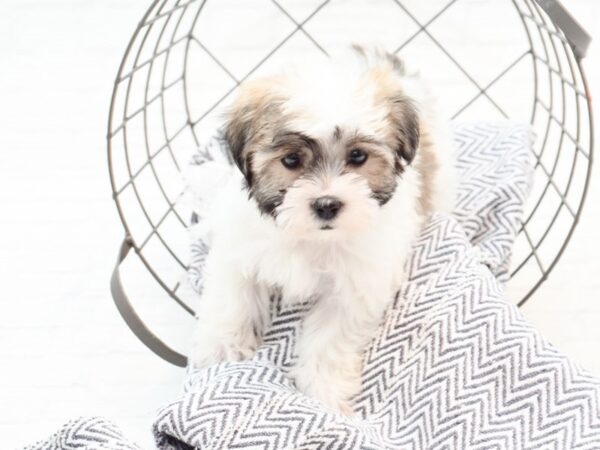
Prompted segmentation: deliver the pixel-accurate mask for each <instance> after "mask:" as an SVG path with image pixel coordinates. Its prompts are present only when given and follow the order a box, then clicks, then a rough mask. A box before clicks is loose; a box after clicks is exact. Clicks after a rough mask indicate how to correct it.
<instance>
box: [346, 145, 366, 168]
mask: <svg viewBox="0 0 600 450" xmlns="http://www.w3.org/2000/svg"><path fill="white" fill-rule="evenodd" d="M366 160H367V153H366V152H364V151H363V150H361V149H359V148H355V149H354V150H352V151H351V152H350V154H349V155H348V164H351V165H353V166H362V165H363V164H364V163H365V161H366Z"/></svg>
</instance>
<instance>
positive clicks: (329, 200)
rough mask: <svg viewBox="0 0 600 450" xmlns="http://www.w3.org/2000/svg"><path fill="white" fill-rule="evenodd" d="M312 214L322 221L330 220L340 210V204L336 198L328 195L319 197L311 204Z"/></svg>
mask: <svg viewBox="0 0 600 450" xmlns="http://www.w3.org/2000/svg"><path fill="white" fill-rule="evenodd" d="M311 206H312V209H313V210H314V212H315V213H316V214H317V216H319V217H320V218H321V219H323V220H331V219H333V218H334V217H335V216H337V213H338V211H339V210H340V209H342V202H341V201H339V200H338V199H337V198H335V197H332V196H330V195H326V196H324V197H319V198H318V199H316V200H315V201H314V202H312V204H311Z"/></svg>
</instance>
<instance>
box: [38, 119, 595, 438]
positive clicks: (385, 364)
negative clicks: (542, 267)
mask: <svg viewBox="0 0 600 450" xmlns="http://www.w3.org/2000/svg"><path fill="white" fill-rule="evenodd" d="M531 139H532V136H531V133H530V131H529V127H528V126H526V125H521V124H515V123H474V124H467V125H457V126H455V127H454V140H455V144H456V148H457V151H458V170H459V179H460V185H459V192H458V199H457V205H456V210H455V212H454V214H453V215H435V216H433V217H431V218H430V220H429V222H428V224H427V225H426V226H425V228H424V229H423V231H422V233H421V235H420V237H419V239H418V241H417V242H416V243H415V245H414V247H413V251H412V255H411V257H410V258H409V260H408V261H407V271H408V273H409V279H408V281H407V282H406V283H405V284H404V286H402V289H401V290H400V292H399V293H398V295H397V298H396V300H395V302H394V303H393V305H392V307H391V308H390V309H389V311H388V312H387V314H386V317H385V319H384V321H383V322H382V325H381V327H380V330H379V333H378V335H377V336H376V337H375V339H374V340H373V342H372V343H371V345H370V347H369V348H368V349H367V351H366V353H365V356H364V369H363V377H362V384H363V388H362V392H361V393H360V394H359V395H358V397H357V398H356V415H355V417H352V418H349V417H345V416H342V415H340V414H338V413H336V412H335V411H331V410H328V409H326V408H324V407H323V406H322V405H320V404H319V403H318V402H317V401H316V400H314V399H311V398H309V397H306V396H304V395H303V394H302V393H300V392H299V391H298V390H297V389H296V388H295V386H294V383H293V381H292V380H291V379H290V378H288V376H287V373H288V371H289V369H290V368H291V367H292V365H293V364H294V360H295V355H294V342H295V340H296V336H297V334H298V332H299V327H300V323H301V320H302V317H303V315H304V314H305V313H306V311H307V310H308V308H309V307H310V305H308V304H303V305H296V306H284V304H283V303H282V302H281V301H280V299H274V300H273V307H272V311H271V319H272V320H271V325H270V327H269V329H267V330H266V332H265V336H264V344H263V346H262V347H261V348H260V349H259V351H258V352H257V354H256V355H255V357H254V358H253V359H252V360H250V361H246V362H240V363H223V364H219V365H216V366H212V367H210V368H207V369H203V370H196V369H191V368H188V371H187V375H186V380H185V384H184V393H183V394H182V395H181V396H180V397H179V398H177V399H175V401H173V402H172V403H170V404H168V405H166V406H164V407H163V408H162V409H160V410H159V412H158V415H157V418H156V421H155V423H154V425H153V430H154V436H155V439H156V444H157V446H158V447H159V448H161V449H169V450H184V449H186V450H189V449H195V448H201V449H221V448H242V449H273V450H275V449H336V450H343V449H390V448H391V449H414V450H421V449H448V450H450V449H482V450H483V449H486V450H488V449H498V450H510V449H536V450H537V449H600V380H597V379H595V378H594V377H592V376H591V375H589V374H587V373H586V372H585V371H583V370H582V369H580V368H579V367H577V366H576V365H575V364H574V363H573V362H572V361H570V360H569V359H568V358H567V357H566V356H564V355H562V354H561V353H560V352H559V351H557V350H556V349H555V348H554V347H553V346H552V345H551V344H550V343H548V342H547V341H546V340H545V339H544V338H543V337H542V336H541V335H540V333H539V332H538V331H537V330H536V329H535V328H533V327H532V326H531V325H530V324H528V323H527V321H526V320H525V319H524V318H523V317H522V315H521V314H520V312H519V310H518V308H517V307H516V306H515V305H514V304H512V303H511V302H510V301H508V300H507V299H506V297H505V294H504V288H503V283H504V281H506V280H507V278H508V267H509V260H510V254H511V248H512V244H513V241H514V237H515V235H516V232H517V230H518V226H519V223H520V222H519V221H520V218H521V216H522V214H523V208H524V203H525V200H526V198H527V193H528V191H529V188H530V182H531V179H532V169H533V168H532V164H531ZM222 151H223V145H222V142H221V141H219V140H218V139H215V140H213V141H212V142H211V144H210V145H208V146H206V147H204V148H203V149H202V151H201V152H199V154H198V155H197V160H196V163H198V164H200V163H203V162H204V161H206V160H212V159H215V157H221V158H222V153H221V152H222ZM219 153H221V156H218V154H219ZM215 155H217V156H215ZM200 220H201V218H200ZM192 251H193V255H194V259H193V261H192V267H191V270H190V277H191V281H192V284H193V285H194V286H195V287H196V289H197V290H198V291H199V292H200V291H201V287H202V267H203V263H204V260H205V257H206V253H207V251H208V246H207V245H206V243H205V242H202V241H200V240H198V241H196V242H194V244H193V246H192ZM92 420H94V419H92ZM75 424H78V425H77V426H78V427H79V429H83V430H88V429H89V430H97V428H96V427H94V426H93V424H90V425H86V422H85V421H84V422H76V423H75ZM68 428H69V427H66V428H65V430H67V429H68ZM106 429H112V428H110V427H108V428H106ZM65 430H63V432H62V433H64V432H65ZM98 434H99V435H102V432H98ZM59 435H60V433H59V434H57V436H59ZM67 435H68V436H69V440H65V441H64V442H65V444H64V445H63V446H61V445H62V442H63V441H59V438H55V439H51V440H50V441H48V442H46V443H44V444H43V445H39V446H34V447H30V448H31V449H32V448H38V449H43V450H49V449H53V450H54V449H71V448H87V449H105V448H114V449H127V450H129V449H137V447H135V446H133V445H132V444H129V443H127V441H125V440H124V439H123V441H122V442H119V441H118V439H119V436H120V435H119V434H118V432H116V431H115V432H113V435H114V439H116V440H114V441H111V442H112V444H111V445H112V446H107V445H106V444H105V443H104V442H105V441H102V438H98V441H97V442H96V441H95V440H94V439H95V437H94V438H92V439H90V438H89V437H88V436H87V435H86V433H79V432H77V433H75V432H70V433H67ZM92 435H93V433H92V432H90V436H92ZM111 436H112V435H111ZM75 443H76V444H75ZM68 445H71V446H68ZM118 445H121V446H118Z"/></svg>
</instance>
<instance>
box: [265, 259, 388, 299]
mask: <svg viewBox="0 0 600 450" xmlns="http://www.w3.org/2000/svg"><path fill="white" fill-rule="evenodd" d="M392 266H393V265H392V264H373V261H370V260H369V259H368V258H364V256H363V257H361V256H360V255H355V254H352V253H350V252H344V251H339V250H336V249H329V250H328V251H324V250H323V249H310V248H308V249H306V248H303V249H295V250H294V251H288V252H281V251H274V252H273V253H265V254H264V258H262V261H261V263H260V265H259V268H258V272H257V278H258V280H257V281H259V282H260V283H264V284H266V285H267V286H269V287H270V288H272V289H277V290H278V291H280V292H281V294H282V295H283V298H284V299H285V300H286V301H289V302H302V301H305V300H307V299H309V298H319V297H324V296H335V295H338V294H347V293H358V292H368V291H369V290H371V289H375V288H377V289H379V288H382V287H383V286H386V287H387V286H388V285H390V284H391V283H390V280H391V279H392V278H393V272H394V270H393V267H392Z"/></svg>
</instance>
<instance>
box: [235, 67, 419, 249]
mask: <svg viewBox="0 0 600 450" xmlns="http://www.w3.org/2000/svg"><path fill="white" fill-rule="evenodd" d="M380 56H381V55H380ZM398 64H399V62H398V61H397V60H393V59H392V57H389V56H387V55H385V56H381V58H380V60H379V61H376V62H373V61H370V62H369V61H367V60H366V59H364V60H362V61H356V63H355V64H350V65H342V66H336V65H335V64H333V63H331V65H328V66H327V67H319V70H318V71H317V72H308V73H302V72H301V73H300V74H298V73H295V74H292V75H286V76H278V77H271V78H263V79H259V80H256V81H253V82H250V83H247V84H246V85H244V86H242V88H241V92H240V95H239V96H238V98H237V100H236V102H235V103H234V105H233V108H232V109H231V111H230V115H229V120H228V124H227V128H226V138H227V141H228V143H229V146H230V149H231V151H232V154H233V157H234V160H235V161H236V163H237V165H238V167H239V168H240V170H241V171H242V173H243V174H244V176H245V178H246V182H247V187H248V189H249V193H250V196H251V197H252V198H254V200H255V201H256V203H257V205H258V208H259V209H260V211H261V212H262V213H264V214H266V215H269V216H272V217H273V218H274V220H275V222H276V224H277V225H278V226H280V227H282V228H284V229H285V230H286V232H287V233H289V234H290V235H293V236H296V237H297V238H300V239H302V238H310V239H314V238H322V239H331V238H335V237H343V236H348V235H350V234H352V233H355V232H359V231H361V230H364V229H366V228H367V227H369V225H370V224H372V223H373V221H375V220H377V215H378V213H379V209H380V208H381V206H383V205H385V204H386V202H388V200H389V199H390V198H391V197H392V196H393V195H394V192H395V190H396V188H397V184H398V180H399V177H400V176H401V174H402V172H403V170H404V169H405V167H406V165H408V164H410V162H411V161H412V159H413V157H414V155H415V152H416V150H417V147H418V139H419V124H418V117H417V112H416V110H415V108H414V106H413V104H412V102H411V101H410V98H408V97H407V96H406V94H405V93H404V91H403V90H402V86H401V79H400V74H399V73H398Z"/></svg>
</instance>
